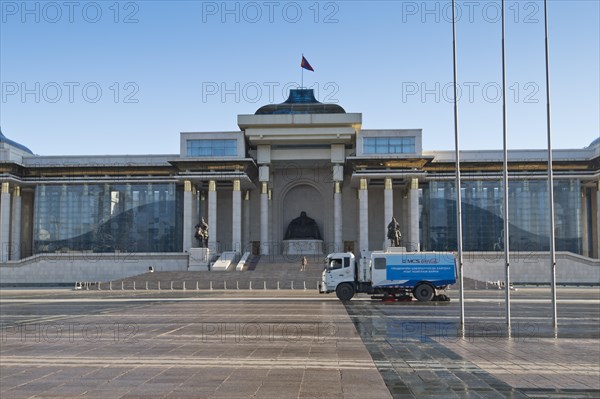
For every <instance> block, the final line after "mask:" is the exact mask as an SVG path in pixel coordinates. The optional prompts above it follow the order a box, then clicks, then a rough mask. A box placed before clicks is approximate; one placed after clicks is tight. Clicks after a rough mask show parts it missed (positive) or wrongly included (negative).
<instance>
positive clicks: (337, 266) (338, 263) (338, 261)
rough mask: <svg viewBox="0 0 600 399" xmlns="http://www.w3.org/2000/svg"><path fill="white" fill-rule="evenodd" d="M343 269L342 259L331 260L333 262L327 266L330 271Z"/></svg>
mask: <svg viewBox="0 0 600 399" xmlns="http://www.w3.org/2000/svg"><path fill="white" fill-rule="evenodd" d="M341 268H342V260H341V259H331V261H330V262H329V265H328V266H327V269H329V270H335V269H341Z"/></svg>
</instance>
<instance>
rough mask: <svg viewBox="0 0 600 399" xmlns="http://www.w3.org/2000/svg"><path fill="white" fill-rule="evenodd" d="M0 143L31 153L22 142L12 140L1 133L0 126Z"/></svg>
mask: <svg viewBox="0 0 600 399" xmlns="http://www.w3.org/2000/svg"><path fill="white" fill-rule="evenodd" d="M0 143H6V144H8V145H10V146H13V147H15V148H18V149H19V150H21V151H25V152H27V153H29V154H31V155H33V152H32V151H31V150H30V149H29V148H27V147H25V146H24V145H23V144H19V143H17V142H16V141H12V140H11V139H9V138H8V137H6V136H5V135H4V134H2V128H0Z"/></svg>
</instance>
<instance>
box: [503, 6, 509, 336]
mask: <svg viewBox="0 0 600 399" xmlns="http://www.w3.org/2000/svg"><path fill="white" fill-rule="evenodd" d="M504 37H505V32H504V0H502V143H503V152H504V164H503V168H502V180H503V183H504V184H503V185H504V265H505V270H504V278H505V280H504V291H505V304H506V325H507V327H508V333H509V335H510V254H509V251H510V247H509V245H510V241H509V238H510V236H509V233H510V231H509V223H508V222H509V221H508V149H507V144H506V143H507V140H506V139H507V137H506V62H505V48H506V46H505V40H504Z"/></svg>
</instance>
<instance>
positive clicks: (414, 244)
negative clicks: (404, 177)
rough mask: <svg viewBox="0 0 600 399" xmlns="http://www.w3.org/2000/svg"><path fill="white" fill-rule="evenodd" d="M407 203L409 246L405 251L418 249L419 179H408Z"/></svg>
mask: <svg viewBox="0 0 600 399" xmlns="http://www.w3.org/2000/svg"><path fill="white" fill-rule="evenodd" d="M408 204H409V207H410V208H409V209H410V212H409V224H408V230H409V231H408V238H409V240H410V241H409V245H408V247H409V248H406V250H407V251H419V249H420V247H421V245H420V242H419V179H417V178H416V177H415V178H412V179H411V180H410V190H408Z"/></svg>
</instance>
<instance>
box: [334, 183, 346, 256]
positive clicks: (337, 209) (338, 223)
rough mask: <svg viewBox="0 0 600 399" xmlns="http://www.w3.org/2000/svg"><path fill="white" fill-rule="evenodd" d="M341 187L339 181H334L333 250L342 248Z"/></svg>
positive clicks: (339, 250) (338, 250)
mask: <svg viewBox="0 0 600 399" xmlns="http://www.w3.org/2000/svg"><path fill="white" fill-rule="evenodd" d="M342 225H343V221H342V187H341V183H340V182H339V181H336V182H334V190H333V245H334V248H335V252H341V251H343V250H344V247H343V245H342V231H343V230H342Z"/></svg>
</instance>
